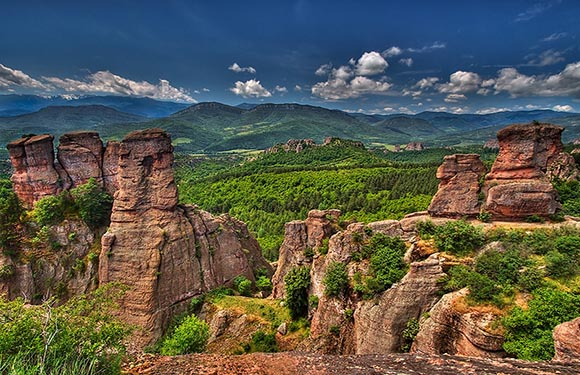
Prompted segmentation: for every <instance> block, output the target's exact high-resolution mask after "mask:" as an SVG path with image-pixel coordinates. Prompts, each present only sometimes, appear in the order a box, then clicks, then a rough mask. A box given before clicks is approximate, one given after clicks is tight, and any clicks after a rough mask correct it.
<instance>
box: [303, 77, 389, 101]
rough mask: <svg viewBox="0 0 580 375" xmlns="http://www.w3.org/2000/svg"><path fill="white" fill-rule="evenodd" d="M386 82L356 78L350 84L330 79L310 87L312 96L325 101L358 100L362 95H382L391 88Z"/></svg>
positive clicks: (345, 81) (338, 79)
mask: <svg viewBox="0 0 580 375" xmlns="http://www.w3.org/2000/svg"><path fill="white" fill-rule="evenodd" d="M391 86H392V85H391V84H390V83H388V82H381V81H375V80H372V79H370V78H367V77H363V76H357V77H355V78H353V79H352V80H351V81H350V82H349V81H347V80H344V79H340V78H330V79H329V80H327V81H326V82H318V83H317V84H315V85H314V86H312V94H314V95H316V96H319V97H321V98H323V99H327V100H340V99H350V98H358V97H359V96H361V95H364V94H378V93H384V92H386V91H388V90H389V89H390V88H391Z"/></svg>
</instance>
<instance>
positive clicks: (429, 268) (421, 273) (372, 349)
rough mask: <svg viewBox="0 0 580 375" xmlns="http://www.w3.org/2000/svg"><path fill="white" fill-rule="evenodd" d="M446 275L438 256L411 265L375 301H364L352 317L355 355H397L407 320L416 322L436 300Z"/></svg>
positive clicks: (434, 255)
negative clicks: (404, 274) (399, 279)
mask: <svg viewBox="0 0 580 375" xmlns="http://www.w3.org/2000/svg"><path fill="white" fill-rule="evenodd" d="M444 275H445V274H444V273H443V269H442V267H441V261H440V259H439V257H438V255H437V254H433V255H432V256H430V257H429V258H428V259H426V260H424V261H422V262H415V263H412V264H411V269H410V270H409V272H408V273H407V275H406V276H405V277H404V278H403V279H402V280H401V281H400V282H399V283H397V284H395V285H394V286H392V287H391V288H390V289H388V290H387V291H385V292H384V293H382V294H381V295H380V297H379V298H378V299H377V300H375V301H364V302H362V303H361V304H360V306H359V307H358V308H357V309H356V311H355V314H354V322H355V323H354V325H355V327H354V331H355V338H356V353H357V354H374V353H396V352H400V351H401V347H402V345H403V338H402V332H403V330H404V329H405V328H406V325H407V322H408V321H409V320H410V319H419V318H420V317H421V315H422V314H424V313H426V312H428V311H429V310H430V309H431V307H433V305H435V303H436V302H437V301H438V300H439V298H440V296H439V291H440V283H439V280H440V279H441V277H443V276H444Z"/></svg>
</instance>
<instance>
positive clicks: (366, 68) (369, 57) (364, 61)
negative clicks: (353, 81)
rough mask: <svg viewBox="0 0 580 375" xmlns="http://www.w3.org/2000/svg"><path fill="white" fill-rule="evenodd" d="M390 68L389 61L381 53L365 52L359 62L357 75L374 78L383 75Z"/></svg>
mask: <svg viewBox="0 0 580 375" xmlns="http://www.w3.org/2000/svg"><path fill="white" fill-rule="evenodd" d="M388 66H389V64H388V63H387V60H385V59H384V58H383V56H381V54H380V53H378V52H375V51H371V52H365V53H363V55H362V56H361V57H360V58H359V59H358V61H357V64H356V73H357V74H358V75H361V76H373V75H377V74H381V73H383V72H384V71H385V69H387V67H388Z"/></svg>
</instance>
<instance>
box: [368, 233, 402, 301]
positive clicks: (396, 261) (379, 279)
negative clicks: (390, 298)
mask: <svg viewBox="0 0 580 375" xmlns="http://www.w3.org/2000/svg"><path fill="white" fill-rule="evenodd" d="M368 246H369V247H370V248H372V249H373V253H372V255H371V258H370V270H371V274H372V278H370V279H368V280H367V287H368V288H369V289H370V291H372V292H374V293H380V292H382V291H384V290H387V289H388V288H390V287H391V285H393V284H394V283H396V282H397V281H399V280H401V279H402V278H403V276H405V274H406V273H407V265H406V264H405V262H404V261H403V256H404V255H405V251H406V249H407V248H406V246H405V243H404V242H403V240H401V239H400V238H398V237H389V236H385V235H384V234H382V233H378V234H376V235H374V236H373V237H372V238H371V241H370V244H369V245H368Z"/></svg>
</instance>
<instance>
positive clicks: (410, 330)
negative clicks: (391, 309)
mask: <svg viewBox="0 0 580 375" xmlns="http://www.w3.org/2000/svg"><path fill="white" fill-rule="evenodd" d="M419 328H420V326H419V321H418V320H417V319H416V318H411V319H409V320H408V321H407V325H406V327H405V329H404V330H403V332H402V333H401V336H402V338H403V345H402V346H401V351H403V352H408V351H409V350H411V345H412V344H413V340H415V337H416V336H417V334H418V333H419Z"/></svg>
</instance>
